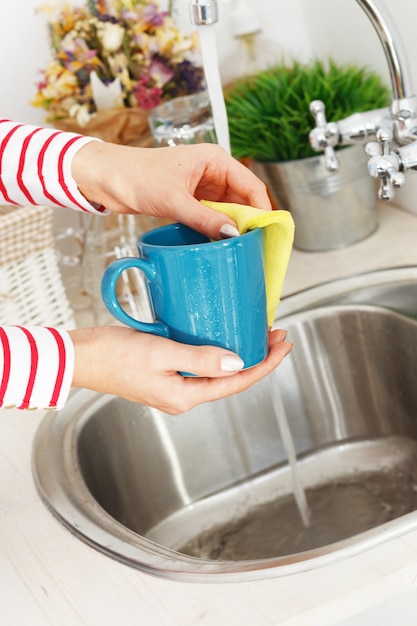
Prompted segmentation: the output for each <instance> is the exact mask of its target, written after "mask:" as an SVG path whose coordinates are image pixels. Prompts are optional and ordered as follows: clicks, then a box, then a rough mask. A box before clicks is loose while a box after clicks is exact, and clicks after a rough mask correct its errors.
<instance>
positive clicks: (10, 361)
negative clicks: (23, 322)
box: [0, 326, 74, 410]
mask: <svg viewBox="0 0 417 626" xmlns="http://www.w3.org/2000/svg"><path fill="white" fill-rule="evenodd" d="M73 371H74V346H73V344H72V341H71V339H70V336H69V334H68V333H67V332H66V331H63V330H57V329H55V328H48V327H42V326H32V327H22V326H0V378H1V380H0V407H1V408H5V409H7V408H17V409H28V410H31V409H32V410H35V409H60V408H62V407H63V406H64V404H65V402H66V400H67V398H68V394H69V391H70V388H71V383H72V376H73Z"/></svg>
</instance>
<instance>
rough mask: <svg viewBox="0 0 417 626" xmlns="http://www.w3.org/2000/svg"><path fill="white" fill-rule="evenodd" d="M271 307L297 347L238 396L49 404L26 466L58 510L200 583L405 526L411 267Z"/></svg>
mask: <svg viewBox="0 0 417 626" xmlns="http://www.w3.org/2000/svg"><path fill="white" fill-rule="evenodd" d="M278 312H279V319H278V320H277V325H278V326H279V327H281V328H287V329H288V334H289V339H290V340H291V341H293V343H294V349H293V351H292V353H291V355H290V356H289V357H287V358H286V359H285V361H284V362H283V364H282V365H281V366H280V367H279V368H278V369H277V370H276V371H275V372H274V373H273V374H271V375H270V376H269V377H268V378H266V379H264V380H262V381H261V382H259V383H258V384H256V385H255V386H254V387H252V388H251V389H249V390H248V391H246V392H244V393H242V394H239V395H236V396H232V397H230V398H228V399H225V400H220V401H217V402H213V403H209V404H204V405H202V406H200V407H197V408H195V409H193V410H191V411H189V412H187V413H184V414H182V415H180V416H175V417H173V416H169V415H166V414H164V413H162V412H160V411H157V410H154V409H150V408H148V407H145V406H142V405H139V404H133V403H130V402H127V401H125V400H121V399H119V398H115V397H113V396H104V395H100V394H95V393H93V392H89V391H85V390H81V391H77V392H76V393H75V394H74V395H73V396H72V397H71V399H70V401H69V402H68V404H67V406H66V407H65V408H64V409H63V410H62V411H61V412H60V413H59V414H58V415H56V414H48V415H47V416H46V418H45V419H44V420H43V422H42V423H41V425H40V427H39V429H38V432H37V434H36V437H35V441H34V448H33V472H34V477H35V481H36V485H37V488H38V491H39V494H40V496H41V498H42V500H43V501H44V502H45V504H46V505H47V506H48V507H49V508H50V509H51V511H52V512H53V513H54V515H55V516H56V517H58V519H59V520H61V522H63V523H64V524H65V525H66V526H67V527H68V528H69V529H70V530H71V531H72V532H73V533H75V535H76V536H78V537H79V538H80V539H82V540H84V541H85V542H87V543H88V544H90V545H91V546H93V547H95V548H97V549H98V550H101V551H102V552H104V553H105V554H107V555H109V556H111V557H113V558H115V559H118V560H120V561H123V562H125V563H127V564H129V565H132V566H134V567H137V568H139V569H141V570H144V571H146V572H149V573H152V574H156V575H159V576H165V577H168V578H173V579H178V580H196V581H200V580H210V581H213V580H229V579H233V580H251V579H252V580H253V579H262V578H267V577H273V576H279V575H284V574H290V573H294V572H297V571H302V570H306V569H309V568H312V567H318V566H320V565H324V564H326V563H329V562H331V561H334V560H336V559H340V558H344V557H347V556H351V555H353V554H356V553H358V552H361V551H363V550H365V549H368V548H369V547H371V546H374V545H376V544H378V543H381V542H384V541H387V540H388V539H389V538H391V537H395V536H398V535H400V534H402V533H405V532H408V531H410V530H412V529H417V384H416V373H415V372H416V363H417V321H416V320H417V268H416V267H407V268H397V269H388V270H381V271H378V272H373V273H368V274H362V275H359V276H354V277H350V278H347V279H342V280H338V281H334V282H331V283H327V284H323V285H319V286H318V287H315V288H312V289H309V290H306V291H303V292H300V293H298V294H294V295H293V296H290V297H288V298H286V299H285V300H284V301H283V302H282V304H281V305H280V308H279V311H278ZM138 375H140V372H138ZM283 414H285V416H286V419H287V422H288V425H289V428H290V431H291V434H292V441H293V446H294V449H295V453H296V455H297V459H298V461H297V473H296V474H294V473H293V472H292V471H291V467H290V465H289V463H288V460H287V454H288V446H284V443H285V442H286V438H285V437H283V436H282V434H284V431H283V430H282V422H280V417H281V418H282V416H283ZM280 423H281V428H280V427H279V424H280ZM297 479H298V481H299V482H301V484H302V485H303V487H304V490H305V496H306V499H307V503H308V507H309V510H310V517H311V522H310V526H309V527H306V526H305V525H304V524H303V521H302V518H301V515H300V511H299V508H298V507H297V505H296V500H295V498H294V496H293V485H294V481H297Z"/></svg>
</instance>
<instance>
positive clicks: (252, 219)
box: [202, 200, 294, 326]
mask: <svg viewBox="0 0 417 626" xmlns="http://www.w3.org/2000/svg"><path fill="white" fill-rule="evenodd" d="M202 203H203V204H205V205H206V206H208V207H210V208H211V209H215V210H216V211H221V212H222V213H225V214H226V215H228V216H229V217H231V218H232V219H233V220H235V222H236V224H237V227H238V230H239V232H240V233H241V234H243V233H246V232H247V231H248V230H253V229H255V228H264V229H265V233H264V240H265V286H266V306H267V313H268V325H269V326H272V324H273V323H274V319H275V314H276V310H277V307H278V304H279V301H280V297H281V291H282V287H283V284H284V278H285V274H286V272H287V266H288V261H289V260H290V254H291V250H292V244H293V241H294V220H293V219H292V216H291V214H290V213H289V212H288V211H282V210H280V209H278V210H275V211H264V210H263V209H255V208H254V207H251V206H244V205H242V204H233V203H230V202H211V201H208V200H202Z"/></svg>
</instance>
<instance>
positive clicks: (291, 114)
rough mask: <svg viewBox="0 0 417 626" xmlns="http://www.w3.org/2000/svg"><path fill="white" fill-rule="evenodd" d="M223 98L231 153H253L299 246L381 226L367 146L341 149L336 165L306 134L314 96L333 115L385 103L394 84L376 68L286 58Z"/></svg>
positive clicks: (337, 241) (351, 237) (316, 245)
mask: <svg viewBox="0 0 417 626" xmlns="http://www.w3.org/2000/svg"><path fill="white" fill-rule="evenodd" d="M225 100H226V108H227V114H228V119H229V129H230V140H231V146H232V153H233V155H234V156H236V157H237V158H240V159H249V160H250V167H251V168H252V169H253V170H254V171H255V172H256V173H257V174H258V175H259V176H260V178H262V179H263V180H264V181H265V182H266V183H267V185H268V187H269V189H270V192H271V195H272V197H273V199H274V200H275V202H276V204H277V206H278V207H279V208H283V209H287V210H290V211H291V212H292V213H293V216H294V221H295V224H296V237H295V245H296V247H298V248H301V249H304V250H326V249H332V248H337V247H341V246H344V245H348V244H350V243H353V242H355V241H358V240H359V239H362V238H364V237H365V236H367V235H368V234H370V233H371V232H373V231H374V230H375V228H376V212H375V189H374V182H373V180H372V179H371V178H370V177H369V176H368V174H367V169H366V155H365V153H364V150H363V147H362V146H352V147H348V148H343V149H340V150H338V157H339V160H340V162H341V167H340V170H339V171H338V172H335V173H330V172H328V171H327V170H326V168H325V165H324V157H323V156H322V155H318V154H317V153H316V152H314V151H313V150H312V148H311V147H310V143H309V138H308V136H309V131H310V130H311V129H312V128H313V127H314V119H313V117H312V114H311V113H310V103H311V101H313V100H322V101H323V102H324V103H325V106H326V117H327V120H328V121H336V120H340V119H342V118H345V117H347V116H349V115H351V114H353V113H356V112H363V111H369V110H371V109H378V108H382V107H385V106H387V105H388V103H389V100H390V91H389V89H388V87H387V86H386V85H384V83H383V81H382V80H381V78H380V77H379V76H378V75H377V74H375V73H374V72H372V71H370V70H369V69H367V68H366V67H360V66H357V65H349V64H347V65H338V64H336V63H335V62H334V61H332V60H330V61H328V62H324V61H320V60H314V61H311V62H310V63H305V64H303V63H300V62H294V63H292V64H291V65H287V64H285V63H284V62H282V63H279V64H276V65H274V66H272V67H270V68H267V69H265V70H263V71H260V72H258V73H257V74H255V75H251V76H245V77H243V78H241V79H238V80H237V81H235V82H234V83H233V84H232V85H230V86H229V87H228V89H227V90H225ZM335 207H336V208H335Z"/></svg>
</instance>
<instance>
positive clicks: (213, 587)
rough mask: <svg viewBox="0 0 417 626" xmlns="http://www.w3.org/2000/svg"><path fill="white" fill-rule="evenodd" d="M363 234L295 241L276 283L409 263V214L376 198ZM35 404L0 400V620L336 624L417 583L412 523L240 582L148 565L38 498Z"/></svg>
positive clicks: (11, 624)
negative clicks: (338, 554) (57, 515)
mask: <svg viewBox="0 0 417 626" xmlns="http://www.w3.org/2000/svg"><path fill="white" fill-rule="evenodd" d="M380 215H381V224H380V227H379V229H378V231H377V232H376V233H375V234H374V235H372V236H371V237H370V238H368V239H366V240H364V241H362V242H360V243H358V244H355V245H353V246H350V247H348V248H344V249H343V250H338V251H334V252H326V253H303V252H299V251H294V253H293V255H292V259H291V261H290V266H289V270H288V275H287V278H286V282H285V289H284V295H285V294H289V293H292V292H294V291H298V290H300V289H302V288H305V287H307V286H310V285H313V284H317V283H319V282H323V281H325V280H329V279H333V278H338V277H340V276H342V275H343V276H344V275H350V274H355V273H357V272H363V271H366V270H369V269H376V268H379V267H392V266H400V265H410V264H416V263H417V216H414V215H413V214H411V213H406V212H404V211H401V210H399V209H396V208H394V207H392V206H384V207H381V208H380ZM41 418H42V413H40V412H39V413H38V412H34V413H33V412H19V411H16V410H12V411H8V410H0V446H1V454H0V580H1V584H0V621H1V623H2V624H3V625H4V626H26V625H30V626H58V625H59V626H78V625H80V626H84V625H85V626H115V624H122V625H123V626H133V625H138V624H140V625H141V626H191V625H194V624H201V625H202V626H246V625H247V626H272V625H276V624H280V625H283V626H335V625H336V624H338V623H339V622H342V621H343V620H345V619H347V618H348V617H350V616H353V615H354V614H356V613H358V612H360V611H364V610H365V609H367V608H369V607H372V606H375V605H377V604H380V603H382V602H383V601H384V600H387V599H389V598H391V597H394V596H396V595H397V594H401V593H405V592H407V591H408V590H410V589H412V588H416V587H417V531H416V532H410V533H409V534H407V535H404V536H402V537H401V538H397V539H392V540H389V541H387V542H386V543H385V544H383V545H380V546H378V547H375V548H372V549H370V550H368V551H367V552H364V553H362V554H360V555H357V556H354V557H351V558H348V559H345V560H340V561H338V562H335V563H333V564H331V565H327V566H325V567H322V568H320V569H317V570H313V571H309V572H304V573H299V574H294V575H292V576H286V577H281V578H276V579H270V580H264V581H259V582H244V583H224V584H220V583H213V584H210V583H204V584H203V583H195V584H193V583H180V582H173V581H166V580H163V579H160V578H156V577H152V576H150V575H147V574H144V573H142V572H140V571H137V570H134V569H132V568H130V567H128V566H125V565H122V564H120V563H118V562H115V561H113V560H111V559H110V558H109V557H107V556H104V555H102V554H101V553H99V552H97V551H96V550H94V549H93V548H90V547H89V546H87V545H85V544H84V543H83V542H81V541H80V540H79V539H77V538H76V537H74V536H73V535H72V534H71V533H70V532H69V531H68V530H66V529H65V528H64V527H62V526H61V525H60V524H59V523H58V521H56V520H55V519H54V518H53V517H52V515H51V514H50V513H49V511H47V510H46V508H45V507H44V505H43V504H42V503H41V502H40V500H39V498H38V496H37V493H36V490H35V487H34V484H33V480H32V474H31V445H32V440H33V436H34V433H35V431H36V428H37V425H38V423H39V422H40V420H41Z"/></svg>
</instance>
